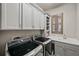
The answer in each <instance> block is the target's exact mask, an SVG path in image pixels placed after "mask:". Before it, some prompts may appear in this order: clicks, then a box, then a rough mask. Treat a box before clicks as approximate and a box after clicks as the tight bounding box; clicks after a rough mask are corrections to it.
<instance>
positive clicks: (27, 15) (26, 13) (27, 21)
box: [23, 4, 33, 29]
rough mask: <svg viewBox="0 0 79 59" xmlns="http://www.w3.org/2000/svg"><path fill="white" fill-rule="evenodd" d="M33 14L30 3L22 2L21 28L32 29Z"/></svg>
mask: <svg viewBox="0 0 79 59" xmlns="http://www.w3.org/2000/svg"><path fill="white" fill-rule="evenodd" d="M32 25H33V14H32V7H31V5H30V4H23V29H32Z"/></svg>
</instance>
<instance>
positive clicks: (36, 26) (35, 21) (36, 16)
mask: <svg viewBox="0 0 79 59" xmlns="http://www.w3.org/2000/svg"><path fill="white" fill-rule="evenodd" d="M32 9H33V10H32V11H33V28H34V29H40V23H39V20H40V19H39V18H40V14H39V10H38V9H36V8H35V7H33V8H32Z"/></svg>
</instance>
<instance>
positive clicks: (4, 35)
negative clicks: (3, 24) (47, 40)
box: [0, 30, 40, 55]
mask: <svg viewBox="0 0 79 59" xmlns="http://www.w3.org/2000/svg"><path fill="white" fill-rule="evenodd" d="M35 34H38V35H39V34H40V31H39V30H27V31H25V30H23V31H22V30H14V31H13V30H6V31H4V30H3V31H0V55H5V43H6V42H7V41H10V40H11V38H13V37H16V36H22V37H28V36H31V35H35Z"/></svg>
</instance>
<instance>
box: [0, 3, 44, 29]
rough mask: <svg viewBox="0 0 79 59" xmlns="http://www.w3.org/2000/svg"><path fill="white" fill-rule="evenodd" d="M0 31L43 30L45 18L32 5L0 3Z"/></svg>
mask: <svg viewBox="0 0 79 59" xmlns="http://www.w3.org/2000/svg"><path fill="white" fill-rule="evenodd" d="M1 7H2V8H1V9H2V10H1V11H2V12H1V29H12V30H13V29H44V25H45V16H44V14H43V13H42V12H41V11H40V10H39V8H37V7H35V6H33V5H32V4H26V3H24V4H20V3H2V4H1Z"/></svg>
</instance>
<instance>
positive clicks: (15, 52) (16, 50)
mask: <svg viewBox="0 0 79 59" xmlns="http://www.w3.org/2000/svg"><path fill="white" fill-rule="evenodd" d="M37 46H39V44H37V43H35V42H34V41H30V40H29V41H26V42H20V43H17V44H14V45H12V46H9V47H8V51H9V54H10V55H11V56H22V55H25V54H27V53H29V52H30V51H32V50H33V49H35V48H36V47H37Z"/></svg>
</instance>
